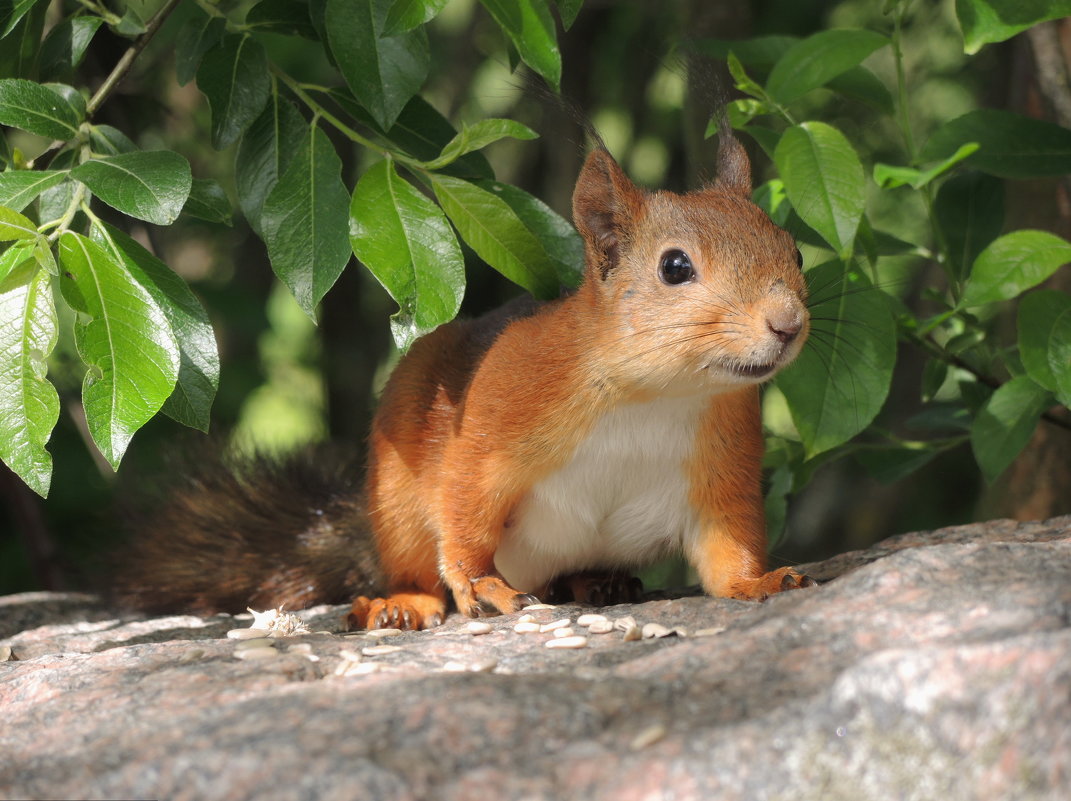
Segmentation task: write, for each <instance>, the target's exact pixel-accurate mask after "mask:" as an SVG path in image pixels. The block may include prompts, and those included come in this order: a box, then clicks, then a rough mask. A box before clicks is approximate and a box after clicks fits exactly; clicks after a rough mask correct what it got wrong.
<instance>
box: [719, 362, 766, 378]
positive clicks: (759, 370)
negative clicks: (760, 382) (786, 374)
mask: <svg viewBox="0 0 1071 801" xmlns="http://www.w3.org/2000/svg"><path fill="white" fill-rule="evenodd" d="M776 367H777V364H776V363H775V362H770V363H768V364H733V365H730V367H729V369H730V371H732V372H733V373H735V374H736V375H738V376H740V377H741V378H763V377H764V376H767V375H769V374H770V373H772V372H773V371H774V369H775V368H776Z"/></svg>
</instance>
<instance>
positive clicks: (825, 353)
mask: <svg viewBox="0 0 1071 801" xmlns="http://www.w3.org/2000/svg"><path fill="white" fill-rule="evenodd" d="M807 283H808V285H809V286H810V287H811V300H810V302H809V304H808V305H809V306H810V307H811V333H810V337H809V339H808V342H807V344H806V346H805V347H804V348H803V351H802V352H801V353H800V355H799V357H797V359H796V361H795V362H794V363H793V364H791V365H789V366H788V367H787V368H786V369H785V370H784V371H783V372H782V373H781V374H780V375H779V376H778V377H777V379H776V380H777V386H778V387H779V388H780V389H781V391H782V392H783V393H784V395H785V399H786V400H787V401H788V406H789V410H790V411H791V413H792V420H793V421H794V422H795V425H796V430H797V431H799V434H800V438H801V439H802V441H803V445H804V447H805V448H806V451H807V455H808V458H809V457H812V456H815V455H817V454H819V453H822V452H824V451H828V450H830V449H832V448H835V447H837V446H838V445H840V444H842V443H844V442H847V441H848V440H849V439H851V438H852V437H853V436H855V435H856V434H858V433H859V432H860V431H862V430H863V429H864V428H866V427H867V426H868V425H869V424H870V422H871V421H872V420H873V419H874V417H875V416H876V415H877V413H878V412H879V411H880V410H881V407H882V405H883V404H884V402H885V397H886V395H887V394H888V392H889V384H890V382H891V380H892V372H893V366H894V364H895V362H896V326H895V323H894V322H893V319H892V315H891V314H890V312H889V306H888V304H887V302H886V301H885V296H884V294H883V293H882V292H881V291H880V290H878V289H875V288H874V287H872V286H871V284H870V282H869V281H868V280H867V279H866V277H865V276H864V275H863V274H862V273H861V272H860V271H858V270H856V269H852V268H846V267H845V265H844V264H842V263H841V262H837V261H831V262H827V263H826V264H822V265H819V266H818V267H815V268H814V269H812V270H810V271H809V272H808V273H807Z"/></svg>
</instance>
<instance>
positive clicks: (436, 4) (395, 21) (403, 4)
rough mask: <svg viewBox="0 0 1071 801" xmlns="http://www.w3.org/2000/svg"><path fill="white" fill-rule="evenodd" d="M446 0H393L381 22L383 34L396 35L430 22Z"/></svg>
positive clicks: (444, 4)
mask: <svg viewBox="0 0 1071 801" xmlns="http://www.w3.org/2000/svg"><path fill="white" fill-rule="evenodd" d="M446 2H447V0H394V2H393V3H392V4H391V7H390V11H389V12H388V13H387V18H386V20H385V21H384V23H383V35H384V36H396V35H397V34H399V33H405V32H406V31H411V30H412V29H413V28H415V27H417V26H418V25H424V24H425V23H428V22H431V21H432V20H433V19H435V17H436V16H438V14H439V12H440V11H442V10H443V8H444V7H445V6H446Z"/></svg>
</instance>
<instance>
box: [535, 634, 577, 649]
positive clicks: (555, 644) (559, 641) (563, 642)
mask: <svg viewBox="0 0 1071 801" xmlns="http://www.w3.org/2000/svg"><path fill="white" fill-rule="evenodd" d="M543 645H545V646H546V647H547V648H587V647H588V638H587V637H582V636H572V637H555V638H554V639H553V640H547V641H546V642H545V643H543Z"/></svg>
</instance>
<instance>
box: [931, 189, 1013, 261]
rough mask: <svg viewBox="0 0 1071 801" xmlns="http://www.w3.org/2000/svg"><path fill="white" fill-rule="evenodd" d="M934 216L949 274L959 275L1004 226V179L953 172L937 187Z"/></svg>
mask: <svg viewBox="0 0 1071 801" xmlns="http://www.w3.org/2000/svg"><path fill="white" fill-rule="evenodd" d="M934 216H935V217H936V220H937V225H938V227H939V228H940V231H941V235H942V236H943V237H944V239H945V243H946V245H947V247H948V258H949V262H950V268H951V270H952V274H953V275H955V276H956V277H957V278H962V277H963V276H965V275H966V274H967V271H968V270H969V269H970V266H971V265H972V264H974V260H975V259H976V258H978V254H979V253H981V252H982V251H983V250H984V249H985V247H986V245H988V244H989V243H990V242H992V241H993V240H994V239H996V238H997V237H998V236H1000V233H1001V228H1003V227H1004V182H1003V181H1001V180H1000V179H999V178H994V177H993V176H991V175H987V174H986V173H984V172H975V171H973V170H972V171H970V172H966V173H963V174H961V175H954V176H952V177H951V178H949V179H948V180H947V181H944V182H943V183H942V184H941V188H940V189H938V190H937V200H936V201H935V203H934Z"/></svg>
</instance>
